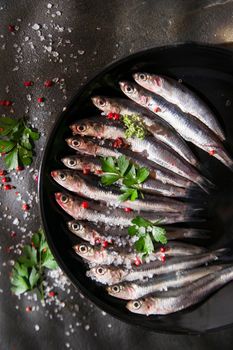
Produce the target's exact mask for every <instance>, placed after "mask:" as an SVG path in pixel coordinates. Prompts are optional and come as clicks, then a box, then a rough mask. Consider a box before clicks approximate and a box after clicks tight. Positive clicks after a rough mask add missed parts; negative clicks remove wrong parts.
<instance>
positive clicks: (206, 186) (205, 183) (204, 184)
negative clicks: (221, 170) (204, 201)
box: [197, 176, 215, 194]
mask: <svg viewBox="0 0 233 350" xmlns="http://www.w3.org/2000/svg"><path fill="white" fill-rule="evenodd" d="M197 185H198V186H199V187H200V188H201V189H202V190H203V191H204V192H206V193H207V194H209V193H210V188H211V189H213V188H215V185H214V184H213V183H212V182H211V181H210V180H208V179H207V178H206V177H203V176H202V177H201V178H200V181H199V182H198V183H197Z"/></svg>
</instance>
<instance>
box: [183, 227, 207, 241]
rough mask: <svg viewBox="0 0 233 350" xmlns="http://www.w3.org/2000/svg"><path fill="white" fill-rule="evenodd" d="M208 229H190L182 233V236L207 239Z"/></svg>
mask: <svg viewBox="0 0 233 350" xmlns="http://www.w3.org/2000/svg"><path fill="white" fill-rule="evenodd" d="M210 237H211V236H210V231H209V230H205V229H195V228H193V229H190V230H188V231H187V232H186V233H185V234H184V238H198V239H199V238H200V239H209V238H210Z"/></svg>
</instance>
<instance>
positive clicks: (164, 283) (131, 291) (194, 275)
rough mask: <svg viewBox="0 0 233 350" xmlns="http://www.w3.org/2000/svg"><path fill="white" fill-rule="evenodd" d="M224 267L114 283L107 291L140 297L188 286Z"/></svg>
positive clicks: (127, 296)
mask: <svg viewBox="0 0 233 350" xmlns="http://www.w3.org/2000/svg"><path fill="white" fill-rule="evenodd" d="M223 267H224V265H213V266H208V267H199V268H197V269H193V270H188V271H177V272H175V273H172V274H168V275H165V276H162V277H156V278H152V279H150V280H149V281H148V282H144V283H143V282H137V281H136V282H131V283H121V284H114V285H113V286H109V287H107V292H108V294H110V295H112V296H113V297H115V298H120V299H125V300H130V299H131V300H132V299H133V300H134V299H139V298H142V297H144V296H146V295H148V294H151V293H155V292H159V291H166V290H167V289H168V288H178V287H183V286H186V285H188V284H190V283H192V282H193V281H195V280H197V279H199V278H201V277H204V276H206V275H208V274H210V273H212V272H216V271H219V270H221V269H223Z"/></svg>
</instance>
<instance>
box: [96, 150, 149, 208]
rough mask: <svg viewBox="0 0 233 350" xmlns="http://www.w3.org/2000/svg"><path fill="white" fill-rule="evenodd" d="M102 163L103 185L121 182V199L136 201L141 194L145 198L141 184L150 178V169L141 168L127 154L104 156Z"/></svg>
mask: <svg viewBox="0 0 233 350" xmlns="http://www.w3.org/2000/svg"><path fill="white" fill-rule="evenodd" d="M101 164H102V171H103V173H102V175H101V183H102V185H105V186H109V185H112V184H114V183H116V182H119V181H120V182H121V184H122V186H121V191H122V192H123V194H122V195H120V196H119V200H120V201H126V200H128V199H130V200H131V201H135V200H136V199H137V198H138V197H139V194H140V195H141V197H142V198H143V194H142V193H141V192H140V186H139V184H141V183H142V182H144V181H146V179H147V178H148V176H149V170H148V169H146V168H139V167H138V166H136V165H135V164H132V163H131V162H130V161H129V160H128V159H127V158H126V157H125V156H120V157H118V158H115V157H107V158H102V159H101Z"/></svg>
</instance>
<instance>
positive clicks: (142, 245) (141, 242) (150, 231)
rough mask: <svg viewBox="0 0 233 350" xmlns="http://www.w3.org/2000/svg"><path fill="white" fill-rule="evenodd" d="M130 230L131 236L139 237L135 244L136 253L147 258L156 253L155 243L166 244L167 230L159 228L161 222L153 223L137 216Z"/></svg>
mask: <svg viewBox="0 0 233 350" xmlns="http://www.w3.org/2000/svg"><path fill="white" fill-rule="evenodd" d="M131 223H132V224H133V225H131V226H130V227H129V228H128V233H129V235H130V236H137V237H138V240H137V241H136V242H135V243H134V247H135V249H136V251H138V252H139V253H142V256H143V257H145V256H147V255H149V254H151V253H152V252H153V251H154V243H153V242H157V243H161V244H166V243H167V238H166V230H165V229H164V228H163V227H159V226H157V225H158V224H159V221H157V222H154V223H153V222H151V221H149V220H146V219H144V218H143V217H141V216H136V217H135V218H134V219H133V220H132V221H131Z"/></svg>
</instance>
